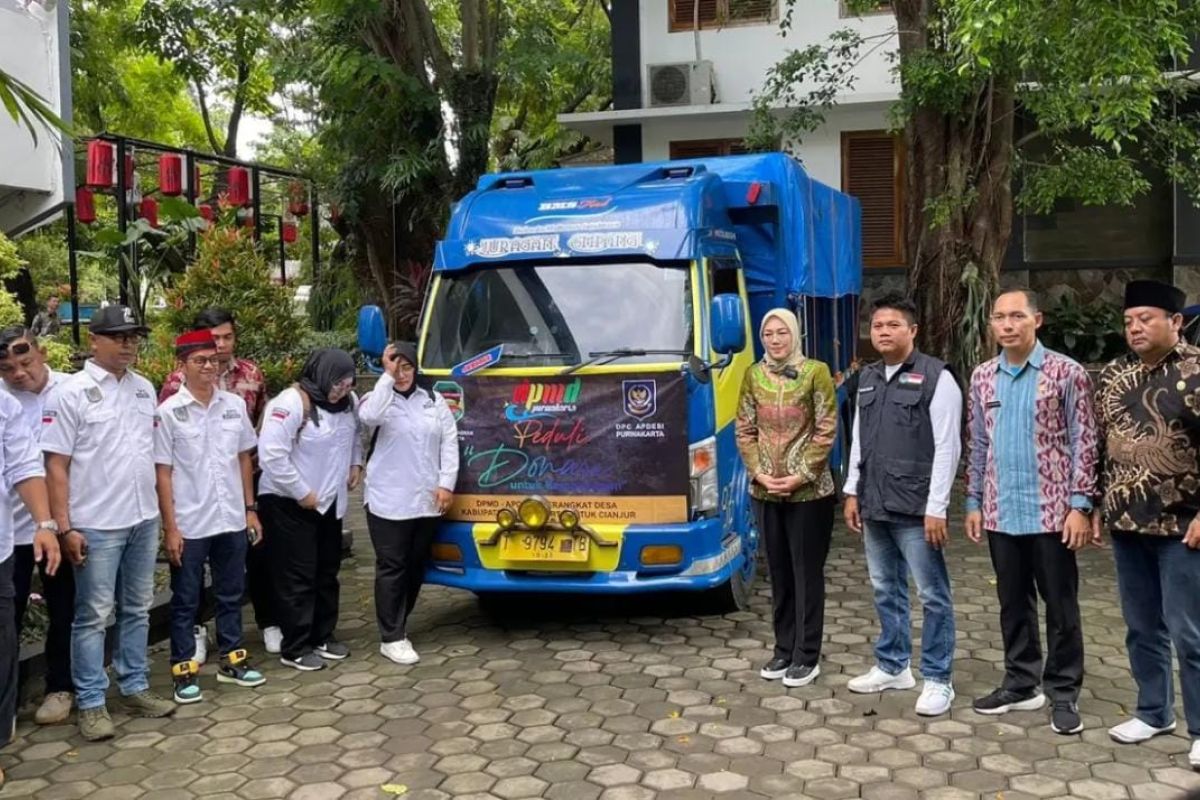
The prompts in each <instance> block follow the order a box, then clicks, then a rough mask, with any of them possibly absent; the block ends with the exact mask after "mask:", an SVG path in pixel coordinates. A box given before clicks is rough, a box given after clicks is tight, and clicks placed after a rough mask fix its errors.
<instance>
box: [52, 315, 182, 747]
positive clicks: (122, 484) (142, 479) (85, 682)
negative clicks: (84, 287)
mask: <svg viewBox="0 0 1200 800" xmlns="http://www.w3.org/2000/svg"><path fill="white" fill-rule="evenodd" d="M88 330H89V331H90V333H91V335H90V337H89V339H90V345H91V350H92V357H91V358H90V359H88V361H87V363H86V364H84V367H83V369H82V370H81V371H79V372H77V373H75V374H74V375H71V376H70V377H69V378H67V379H66V380H64V381H63V382H62V383H61V384H59V388H58V390H57V391H56V392H55V393H54V394H53V395H52V396H51V397H50V398H49V399H48V400H47V401H46V407H45V409H44V410H43V411H42V438H41V446H42V451H43V452H44V453H45V454H46V477H47V484H48V488H49V490H50V511H51V513H52V514H53V516H54V521H55V522H56V523H57V524H58V529H59V530H60V531H62V534H61V535H62V546H63V550H64V551H65V553H66V555H67V557H68V558H70V560H71V563H72V564H73V565H75V567H76V568H77V569H76V572H75V622H74V623H73V625H72V628H71V673H72V677H73V679H74V681H75V691H76V706H77V707H78V708H79V731H80V733H81V734H82V735H83V738H85V739H87V740H89V741H96V740H99V739H108V738H111V737H112V736H113V734H114V732H115V731H114V729H113V723H112V720H111V719H110V717H109V715H108V709H107V706H106V705H105V693H106V691H107V689H108V675H107V674H106V673H105V670H104V638H105V629H106V628H107V627H108V618H109V615H110V614H111V613H112V612H113V611H114V609H115V611H116V619H117V637H116V642H117V645H116V648H115V650H114V652H113V672H114V674H115V676H116V679H117V686H118V688H119V689H120V691H121V695H122V696H123V699H124V705H125V706H126V708H127V709H128V710H129V712H130V713H131V714H133V715H135V716H142V717H165V716H167V715H168V714H171V713H173V712H174V711H175V704H174V703H173V702H171V701H170V700H167V699H165V698H162V697H159V696H158V695H156V694H154V693H153V692H151V691H150V683H149V677H150V663H149V660H148V658H147V654H146V638H147V634H148V633H149V628H150V602H151V600H153V598H154V563H155V560H156V558H157V556H158V531H159V525H158V498H157V497H156V496H155V492H154V412H155V402H154V387H153V386H151V385H150V381H148V380H146V379H145V378H143V377H142V376H141V375H138V374H137V373H136V372H134V371H133V370H131V369H130V367H131V366H132V365H133V362H134V361H135V360H136V359H137V354H138V346H139V345H140V344H141V340H142V337H143V336H145V335H146V334H147V333H148V332H149V331H148V329H147V328H146V327H145V326H144V325H141V324H139V323H138V322H137V320H136V319H135V318H134V316H133V313H132V312H131V311H130V310H129V309H128V308H125V307H124V306H108V307H107V308H102V309H100V310H99V311H97V312H96V315H95V316H94V317H92V321H91V323H90V325H89V326H88Z"/></svg>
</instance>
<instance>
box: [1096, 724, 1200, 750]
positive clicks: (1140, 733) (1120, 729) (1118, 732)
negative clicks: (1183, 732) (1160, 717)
mask: <svg viewBox="0 0 1200 800" xmlns="http://www.w3.org/2000/svg"><path fill="white" fill-rule="evenodd" d="M1173 730H1175V723H1174V722H1172V723H1171V724H1170V725H1168V726H1167V727H1165V728H1155V727H1154V726H1153V725H1147V724H1146V723H1144V722H1142V721H1141V720H1140V719H1138V718H1137V717H1134V718H1133V719H1130V720H1126V721H1125V722H1122V723H1121V724H1120V725H1115V726H1113V727H1111V728H1109V729H1108V735H1109V736H1111V737H1112V738H1113V740H1114V741H1118V742H1121V743H1122V744H1137V743H1138V742H1144V741H1147V740H1148V739H1153V738H1154V737H1155V736H1161V735H1162V734H1164V733H1170V732H1171V731H1173ZM1192 753H1193V754H1196V749H1195V748H1192Z"/></svg>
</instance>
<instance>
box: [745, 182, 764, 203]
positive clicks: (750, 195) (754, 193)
mask: <svg viewBox="0 0 1200 800" xmlns="http://www.w3.org/2000/svg"><path fill="white" fill-rule="evenodd" d="M761 194H762V184H761V183H759V182H758V181H755V182H754V183H752V184H750V188H749V190H747V191H746V202H747V203H749V204H750V205H754V204H755V203H757V202H758V198H759V195H761Z"/></svg>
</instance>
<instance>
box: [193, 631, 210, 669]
mask: <svg viewBox="0 0 1200 800" xmlns="http://www.w3.org/2000/svg"><path fill="white" fill-rule="evenodd" d="M192 635H193V636H195V637H196V655H194V656H192V660H193V661H195V662H196V663H197V664H199V665H201V666H204V662H205V661H207V660H208V628H206V627H204V626H203V625H193V626H192Z"/></svg>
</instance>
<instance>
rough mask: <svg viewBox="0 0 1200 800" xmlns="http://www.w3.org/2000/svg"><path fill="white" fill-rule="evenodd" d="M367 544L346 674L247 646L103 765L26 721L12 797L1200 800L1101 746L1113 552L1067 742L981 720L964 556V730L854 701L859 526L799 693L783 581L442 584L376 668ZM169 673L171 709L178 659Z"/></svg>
mask: <svg viewBox="0 0 1200 800" xmlns="http://www.w3.org/2000/svg"><path fill="white" fill-rule="evenodd" d="M349 524H350V525H351V527H352V528H354V529H355V530H356V531H357V535H356V541H357V542H358V547H357V551H356V553H355V556H354V557H353V558H352V559H350V560H348V561H346V562H344V563H343V567H342V613H341V626H340V633H341V636H342V638H343V640H344V641H346V642H347V643H348V644H349V645H350V646H351V647H352V648H353V651H354V652H353V655H352V657H351V658H350V659H349V660H347V661H345V662H343V663H340V664H338V665H336V666H333V667H332V668H330V669H326V670H324V671H322V672H317V673H310V674H300V673H296V672H294V671H292V670H289V669H286V668H284V667H281V666H279V665H278V664H277V663H276V662H273V661H267V660H265V659H264V658H263V657H262V656H261V642H260V640H259V638H258V634H257V633H256V632H251V633H250V634H249V636H250V643H251V646H252V649H253V650H254V651H255V652H257V653H258V654H259V663H260V664H262V665H264V666H265V667H266V669H265V672H266V674H267V677H268V683H267V684H266V685H265V686H263V687H261V688H260V689H258V690H245V689H230V688H226V687H224V686H222V687H221V688H218V685H217V684H216V682H215V679H214V677H213V672H212V668H211V667H207V668H206V669H205V672H204V678H203V679H204V688H205V701H204V702H203V703H201V704H198V705H193V706H187V707H183V708H180V709H179V711H178V713H177V714H176V715H175V717H174V718H173V719H164V720H146V719H131V718H129V717H127V716H124V715H123V714H119V713H118V714H115V720H116V722H117V728H118V732H119V736H118V738H117V739H115V740H113V741H111V742H105V743H99V744H88V743H86V742H84V741H83V740H82V739H80V738H79V736H78V734H77V732H76V729H75V727H74V726H73V725H70V726H59V727H51V728H41V729H39V728H37V727H36V726H35V725H33V723H32V722H31V721H30V720H29V719H28V716H26V717H24V718H23V719H22V720H21V722H20V724H19V727H18V737H19V738H18V740H17V741H16V742H15V743H14V744H13V745H11V746H9V747H8V748H6V749H5V750H4V751H3V752H2V753H0V767H3V768H4V769H5V770H6V771H7V772H8V776H9V784H8V786H7V787H6V788H5V789H4V790H2V792H0V797H3V798H5V800H7V798H15V797H36V798H39V799H44V800H54V799H55V798H89V800H107V799H109V798H116V799H117V800H132V799H133V798H137V797H170V798H188V797H200V796H203V797H211V798H228V799H229V800H233V799H235V798H239V799H241V800H259V799H260V798H283V797H287V798H297V800H299V799H302V798H310V799H312V800H326V799H327V798H330V799H331V798H346V799H347V800H349V799H350V798H355V799H359V798H362V799H366V798H370V799H372V800H374V799H379V800H385V799H386V798H389V797H396V796H402V797H404V798H406V800H434V798H450V797H455V798H464V799H469V800H492V798H499V799H500V800H515V798H525V797H544V798H551V800H596V799H597V798H600V800H652V799H653V798H657V800H691V799H692V798H709V797H712V798H725V799H726V800H735V799H737V798H761V797H774V798H802V797H811V798H819V799H824V800H833V799H834V798H844V797H864V798H872V799H873V800H904V799H905V798H916V797H928V798H935V799H937V800H952V799H953V798H973V797H988V798H994V799H995V800H1017V799H1018V798H1035V797H1044V798H1050V797H1060V796H1072V797H1083V798H1096V799H1097V800H1102V799H1104V798H1138V800H1152V799H1153V798H1169V797H1180V796H1182V795H1183V793H1184V791H1185V790H1187V789H1197V788H1200V773H1196V772H1193V771H1191V770H1190V769H1188V768H1187V760H1186V751H1187V748H1188V746H1189V743H1188V741H1187V740H1186V739H1185V738H1184V737H1182V736H1179V735H1175V736H1163V737H1160V738H1158V739H1155V740H1154V741H1152V742H1150V743H1148V744H1145V745H1142V746H1122V745H1117V744H1114V743H1113V742H1111V741H1110V740H1109V738H1108V736H1107V735H1106V733H1105V728H1106V727H1107V726H1109V725H1112V724H1114V723H1116V722H1119V721H1121V720H1122V719H1124V718H1125V717H1126V715H1127V714H1128V712H1129V709H1130V708H1131V707H1132V705H1133V703H1134V700H1135V696H1134V691H1133V687H1132V682H1131V679H1130V675H1129V668H1128V662H1127V661H1126V656H1125V651H1124V626H1123V624H1122V621H1121V614H1120V609H1119V607H1118V604H1117V600H1116V587H1115V581H1114V575H1113V568H1112V559H1111V554H1110V553H1109V552H1108V551H1100V550H1089V551H1087V552H1085V553H1084V554H1083V556H1082V557H1081V573H1082V574H1081V579H1082V587H1083V589H1082V591H1083V599H1082V606H1083V612H1084V633H1085V636H1086V647H1087V678H1086V682H1085V685H1084V689H1083V696H1082V698H1081V702H1080V706H1081V711H1082V713H1083V719H1084V722H1085V724H1086V726H1087V728H1086V730H1084V731H1083V733H1081V734H1079V735H1076V736H1059V735H1057V734H1055V733H1053V732H1052V731H1051V730H1050V729H1049V727H1048V726H1047V717H1046V712H1045V711H1041V712H1025V713H1014V714H1009V715H1007V716H1004V717H999V718H988V717H983V716H979V715H977V714H975V713H974V712H973V711H971V709H970V703H971V699H972V698H973V697H976V696H978V695H980V694H983V693H986V692H987V691H990V690H991V689H992V688H993V687H994V686H996V685H997V683H998V681H999V680H1000V677H1001V665H1002V653H1001V644H1000V631H999V621H998V618H997V612H996V608H997V605H996V600H995V594H994V592H995V589H994V582H993V578H992V571H991V566H990V563H989V560H988V557H987V551H986V549H985V548H977V547H975V546H974V545H972V544H970V543H969V542H967V541H966V540H964V539H962V538H961V536H960V537H959V538H956V539H955V541H954V542H953V544H952V546H951V547H950V549H949V559H950V570H951V575H952V578H953V581H954V598H955V603H956V607H957V621H958V632H959V638H958V651H957V654H956V662H955V669H956V672H955V685H956V688H957V691H958V698H957V699H956V700H955V702H954V709H953V711H952V713H950V714H949V715H947V716H944V717H941V718H936V719H926V718H921V717H918V716H916V714H915V713H914V712H913V703H914V702H915V701H916V697H917V693H916V692H915V691H912V692H902V693H889V694H887V695H884V696H876V695H869V696H863V695H853V694H851V693H849V692H848V691H847V690H846V688H845V684H846V681H847V680H848V679H849V678H850V677H851V676H853V675H855V674H857V673H859V672H861V671H864V670H865V669H866V668H867V667H868V666H869V665H870V664H871V663H872V656H871V641H872V637H873V636H874V635H875V633H876V631H877V629H878V627H877V624H876V620H875V614H874V611H873V607H872V602H871V594H870V586H869V583H868V582H867V572H866V565H865V561H864V557H863V554H862V550H861V546H860V543H859V542H858V541H857V539H856V538H855V537H853V536H852V535H851V534H849V533H847V532H846V531H845V529H843V528H841V527H839V529H838V531H837V533H836V534H835V540H834V547H833V550H832V552H831V554H830V559H829V567H828V582H829V595H828V605H827V611H826V626H825V634H826V643H825V649H824V654H823V661H822V665H821V669H822V675H821V677H820V678H819V679H818V680H817V682H816V683H815V684H814V685H811V686H808V687H805V688H803V689H800V690H787V689H785V688H784V687H783V686H782V685H780V684H779V683H778V682H771V683H768V682H765V681H763V680H761V679H760V678H759V677H758V674H757V669H758V667H759V666H760V664H761V663H762V662H763V661H764V660H765V659H766V658H768V657H769V655H770V647H771V644H772V636H771V625H770V618H769V613H770V600H769V587H768V586H767V584H766V581H765V578H761V579H760V583H759V584H758V587H759V588H758V592H757V595H756V597H755V600H754V605H753V608H752V610H751V611H750V612H748V613H736V614H728V615H726V616H712V615H704V614H700V613H697V608H698V606H697V603H696V599H695V598H694V597H688V596H684V597H676V598H674V599H666V600H664V599H660V598H644V597H643V598H637V599H635V600H631V601H624V602H615V603H614V602H612V601H601V602H596V601H580V602H562V601H559V600H555V601H554V602H540V603H537V604H535V605H532V606H530V607H528V608H526V609H525V610H524V611H523V612H521V613H519V614H518V615H514V616H506V617H501V618H496V617H493V616H490V615H488V614H485V613H484V612H483V611H481V610H480V607H479V605H478V603H477V602H476V600H475V598H474V597H473V596H472V595H469V594H466V593H462V592H455V591H449V590H446V589H443V588H440V587H433V588H429V589H427V590H426V592H425V593H424V594H423V595H422V598H421V602H420V605H419V609H418V611H417V612H416V614H415V615H414V619H413V625H412V630H411V635H412V638H413V640H414V642H415V645H416V647H417V648H418V650H419V651H420V653H421V663H420V664H419V665H417V666H415V667H399V666H396V665H394V664H392V663H391V662H388V661H386V660H384V659H383V658H382V657H380V655H379V654H378V644H377V639H376V632H375V627H374V617H373V611H372V603H371V579H372V559H371V554H370V552H369V550H370V548H369V545H367V538H366V535H365V530H364V527H363V522H362V517H361V514H359V513H357V512H356V513H355V514H354V515H353V516H352V517H351V519H350V521H349ZM958 530H959V531H961V527H959V528H958ZM914 597H915V593H914ZM914 618H915V623H916V624H917V625H919V624H920V613H919V610H917V611H916V612H915V613H914ZM917 636H918V638H919V631H918V633H917ZM155 659H156V660H155V671H154V679H155V684H156V686H157V688H159V689H161V690H163V691H166V690H167V688H168V682H169V681H168V669H167V663H166V658H165V651H164V650H163V649H162V648H161V647H158V648H156V650H155ZM112 705H113V708H114V710H115V709H116V707H117V704H116V703H115V702H114V703H113V704H112ZM384 787H388V789H390V792H389V791H388V789H385V788H384ZM401 792H402V794H399V795H398V794H397V793H401Z"/></svg>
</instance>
